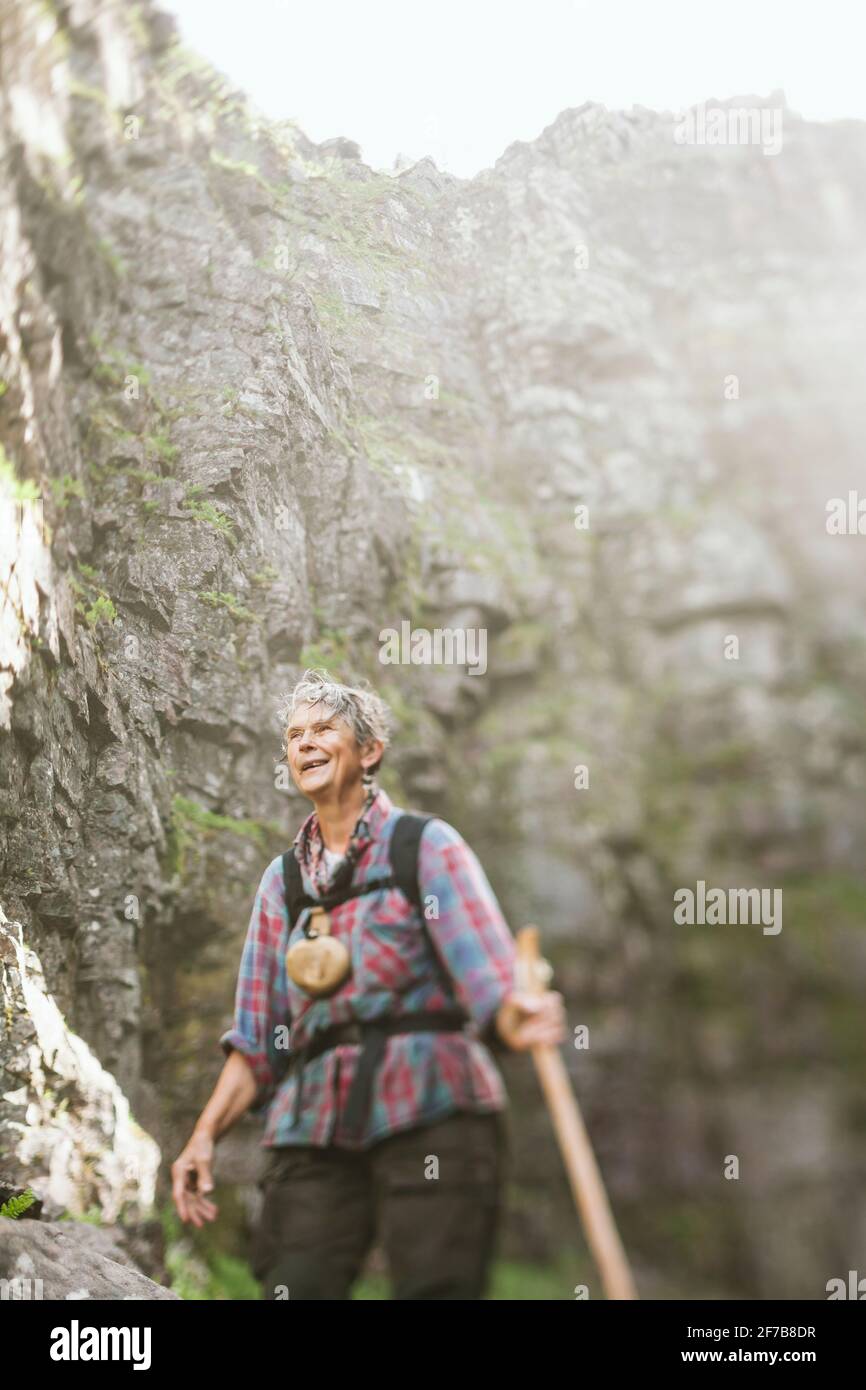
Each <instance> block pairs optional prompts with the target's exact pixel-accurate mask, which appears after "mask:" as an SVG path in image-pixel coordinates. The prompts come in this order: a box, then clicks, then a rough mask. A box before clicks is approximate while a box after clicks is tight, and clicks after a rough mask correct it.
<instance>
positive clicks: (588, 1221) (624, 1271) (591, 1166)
mask: <svg viewBox="0 0 866 1390" xmlns="http://www.w3.org/2000/svg"><path fill="white" fill-rule="evenodd" d="M516 975H517V978H516V984H517V986H518V988H519V989H524V990H528V991H529V992H530V993H532V994H541V993H543V992H544V990H545V989H546V988H547V987H548V984H549V981H550V977H551V975H552V971H551V968H550V965H549V964H548V962H547V961H546V960H543V959H542V957H541V955H540V953H539V949H538V927H522V928H521V929H520V931H519V932H518V933H517V972H516ZM530 1051H531V1052H532V1060H533V1062H534V1063H535V1070H536V1072H537V1073H538V1079H539V1081H540V1082H541V1089H542V1091H543V1092H544V1098H545V1100H546V1102H547V1108H548V1110H549V1111H550V1117H551V1119H552V1120H553V1127H554V1129H555V1131H556V1137H557V1139H558V1141H559V1148H560V1151H561V1153H562V1159H563V1162H564V1164H565V1169H566V1172H567V1173H568V1180H569V1183H570V1184H571V1190H572V1193H573V1195H574V1200H575V1203H576V1205H577V1210H578V1213H579V1215H580V1219H581V1221H582V1223H583V1229H584V1231H585V1232H586V1239H587V1242H588V1244H589V1248H590V1250H591V1251H592V1254H593V1256H594V1258H595V1262H596V1265H597V1266H598V1270H599V1273H600V1274H601V1282H602V1285H603V1287H604V1291H605V1294H606V1296H607V1297H608V1298H610V1299H632V1298H637V1297H638V1293H637V1289H636V1287H635V1283H634V1279H633V1278H632V1273H631V1270H630V1269H629V1264H628V1259H627V1257H626V1253H625V1250H624V1249H623V1246H622V1241H621V1240H620V1238H619V1232H618V1231H617V1229H616V1222H615V1221H614V1219H613V1213H612V1211H611V1209H610V1204H609V1202H608V1200H607V1193H606V1192H605V1190H604V1183H603V1181H602V1177H601V1173H600V1172H599V1169H598V1164H597V1163H596V1161H595V1155H594V1153H593V1151H592V1144H591V1143H590V1139H589V1135H588V1134H587V1132H586V1126H585V1125H584V1123H583V1117H582V1116H581V1113H580V1107H579V1105H578V1103H577V1097H576V1096H575V1094H574V1090H573V1089H572V1086H571V1082H570V1081H569V1077H568V1072H567V1071H566V1068H565V1062H564V1061H563V1060H562V1056H561V1055H560V1053H559V1052H558V1050H557V1049H556V1048H555V1047H552V1046H551V1045H550V1044H549V1043H539V1044H537V1045H536V1046H535V1047H533V1048H531V1049H530Z"/></svg>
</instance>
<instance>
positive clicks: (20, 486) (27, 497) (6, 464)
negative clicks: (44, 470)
mask: <svg viewBox="0 0 866 1390" xmlns="http://www.w3.org/2000/svg"><path fill="white" fill-rule="evenodd" d="M0 486H2V487H3V488H4V489H5V491H7V492H9V493H11V495H12V500H13V502H38V500H39V497H40V495H41V494H40V492H39V484H38V483H34V482H33V481H32V480H31V479H29V478H26V479H24V480H23V481H22V480H21V479H20V478H19V477H18V475H17V473H16V472H15V468H14V466H13V464H12V461H11V459H10V458H8V456H7V454H6V451H5V449H4V448H3V445H2V444H0Z"/></svg>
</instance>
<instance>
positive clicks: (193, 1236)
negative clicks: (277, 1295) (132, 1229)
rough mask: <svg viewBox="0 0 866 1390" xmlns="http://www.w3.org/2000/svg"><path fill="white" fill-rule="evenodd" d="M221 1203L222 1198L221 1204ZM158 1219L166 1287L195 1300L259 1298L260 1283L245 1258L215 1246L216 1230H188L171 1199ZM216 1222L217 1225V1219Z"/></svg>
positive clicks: (182, 1296) (247, 1299)
mask: <svg viewBox="0 0 866 1390" xmlns="http://www.w3.org/2000/svg"><path fill="white" fill-rule="evenodd" d="M224 1204H225V1203H224V1201H221V1203H220V1206H221V1208H222V1207H223V1206H224ZM221 1216H222V1212H221ZM160 1222H161V1225H162V1230H163V1237H164V1239H165V1247H166V1249H165V1262H166V1266H167V1268H168V1273H169V1287H170V1288H171V1290H172V1292H173V1293H176V1294H178V1295H179V1296H180V1297H181V1298H184V1299H188V1300H191V1301H194V1302H205V1301H207V1302H212V1301H222V1300H232V1301H247V1302H249V1301H252V1300H255V1299H258V1298H259V1294H260V1289H259V1285H258V1283H257V1282H256V1280H255V1278H254V1277H253V1274H252V1272H251V1270H250V1268H249V1266H248V1265H247V1264H246V1263H245V1261H243V1260H239V1259H237V1258H235V1257H234V1256H233V1255H226V1254H224V1253H222V1252H221V1251H220V1249H219V1248H218V1243H217V1242H218V1240H219V1237H220V1233H219V1232H218V1231H216V1232H214V1230H213V1229H212V1228H209V1229H206V1230H200V1231H193V1230H188V1229H187V1228H186V1227H184V1225H183V1223H182V1222H181V1220H180V1217H179V1216H178V1215H177V1212H176V1211H175V1209H174V1207H173V1206H172V1205H171V1203H168V1204H167V1205H166V1206H165V1207H164V1208H163V1210H162V1212H161V1213H160ZM215 1225H217V1226H219V1225H220V1219H218V1220H217V1222H216V1223H215Z"/></svg>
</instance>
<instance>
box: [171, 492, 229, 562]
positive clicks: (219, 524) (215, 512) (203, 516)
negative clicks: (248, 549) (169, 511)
mask: <svg viewBox="0 0 866 1390" xmlns="http://www.w3.org/2000/svg"><path fill="white" fill-rule="evenodd" d="M201 491H202V488H201V486H200V484H198V483H196V484H195V485H194V486H193V487H191V488H188V489H187V491H186V494H185V496H184V499H183V502H182V503H181V506H182V507H184V508H186V510H187V511H188V512H189V513H190V516H192V517H193V519H194V520H195V521H203V522H205V523H206V524H207V525H208V526H212V527H213V528H214V530H215V531H218V532H219V533H220V535H221V536H225V538H226V540H227V541H228V542H229V544H230V545H231V546H232V547H234V546H236V545H237V539H236V537H235V531H234V523H233V522H232V519H231V517H230V516H227V515H226V513H225V512H222V511H220V509H219V507H215V506H214V504H213V502H209V501H208V500H207V498H204V497H200V496H199V493H200V492H201Z"/></svg>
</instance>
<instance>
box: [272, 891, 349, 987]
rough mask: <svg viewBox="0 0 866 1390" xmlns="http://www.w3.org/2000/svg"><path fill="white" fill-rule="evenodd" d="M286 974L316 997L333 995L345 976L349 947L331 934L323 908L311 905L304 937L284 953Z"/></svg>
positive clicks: (328, 920)
mask: <svg viewBox="0 0 866 1390" xmlns="http://www.w3.org/2000/svg"><path fill="white" fill-rule="evenodd" d="M286 973H287V974H288V976H289V979H290V980H292V981H293V982H294V983H295V984H296V985H298V987H299V988H300V989H302V990H304V992H305V993H306V994H311V995H313V996H314V998H316V999H319V998H323V997H324V996H326V995H328V994H333V993H334V991H335V990H336V989H339V987H340V985H341V984H343V982H344V981H345V980H347V979H348V977H349V974H350V973H351V960H350V957H349V952H348V949H347V947H346V946H345V945H344V944H343V942H342V941H337V940H336V939H335V938H334V937H333V936H331V919H330V917H329V916H328V914H327V912H326V911H325V909H324V908H323V907H314V908H312V910H311V912H310V920H309V923H308V924H307V928H306V932H305V935H304V937H303V939H302V940H301V941H296V942H295V944H294V945H293V946H290V947H289V949H288V951H287V952H286Z"/></svg>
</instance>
